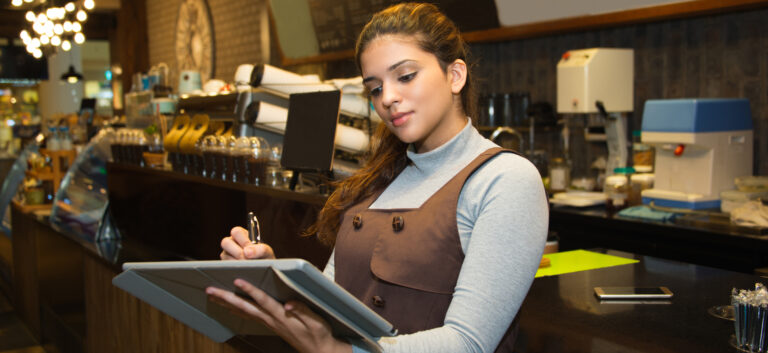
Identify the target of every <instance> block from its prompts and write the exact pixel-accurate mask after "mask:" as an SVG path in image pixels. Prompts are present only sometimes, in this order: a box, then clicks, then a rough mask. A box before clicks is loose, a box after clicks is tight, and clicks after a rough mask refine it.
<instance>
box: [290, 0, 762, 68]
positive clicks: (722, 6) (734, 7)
mask: <svg viewBox="0 0 768 353" xmlns="http://www.w3.org/2000/svg"><path fill="white" fill-rule="evenodd" d="M763 7H768V0H696V1H685V2H678V3H671V4H663V5H657V6H649V7H644V8H639V9H631V10H623V11H614V12H609V13H603V14H597V15H587V16H576V17H568V18H563V19H557V20H551V21H541V22H535V23H528V24H521V25H516V26H507V27H499V28H493V29H486V30H480V31H473V32H467V33H464V34H463V37H464V40H466V41H467V42H468V43H488V42H503V41H509V40H518V39H525V38H535V37H542V36H546V35H553V34H559V33H566V32H573V31H586V30H594V29H600V28H609V27H616V26H622V25H630V24H637V23H648V22H655V21H664V20H671V19H679V18H686V17H696V16H704V15H711V14H721V13H726V12H735V11H745V10H752V9H757V8H763ZM354 55H355V53H354V50H344V51H338V52H331V53H323V54H319V55H314V56H309V57H303V58H286V57H283V58H282V65H283V66H293V65H304V64H315V63H323V62H329V61H338V60H347V59H351V58H353V57H354Z"/></svg>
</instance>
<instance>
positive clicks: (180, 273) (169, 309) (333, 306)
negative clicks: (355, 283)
mask: <svg viewBox="0 0 768 353" xmlns="http://www.w3.org/2000/svg"><path fill="white" fill-rule="evenodd" d="M236 278H242V279H244V280H246V281H248V282H250V283H251V284H253V285H255V286H257V287H259V288H261V289H262V290H263V291H265V292H266V293H267V294H269V295H270V296H272V297H273V298H275V299H277V300H278V301H280V302H286V301H288V300H300V301H302V302H304V303H305V304H306V305H307V306H309V307H310V308H311V309H312V310H313V311H315V312H316V313H318V314H319V315H320V316H322V317H323V318H324V319H325V320H327V321H328V323H329V324H330V326H331V328H332V330H333V333H334V335H335V336H338V337H348V338H358V339H360V340H362V342H363V343H365V344H366V345H367V346H368V347H369V348H370V349H372V350H373V351H374V352H381V346H379V344H378V343H377V342H376V338H377V337H383V336H394V335H396V334H397V330H396V329H395V328H394V327H393V326H392V324H390V323H389V322H387V321H386V320H384V319H383V318H382V317H381V316H379V315H378V314H376V312H374V311H373V310H371V309H370V308H368V307H367V306H365V304H363V303H362V302H360V301H359V300H357V298H355V297H354V296H352V295H351V294H349V292H347V291H346V290H345V289H344V288H342V287H340V286H339V285H337V284H336V283H335V282H333V281H332V280H330V279H328V278H327V277H325V275H323V274H322V272H320V270H318V269H317V268H316V267H314V266H313V265H312V264H310V263H309V262H307V261H305V260H302V259H277V260H242V261H170V262H127V263H125V264H123V272H122V273H121V274H119V275H117V276H116V277H115V278H113V279H112V284H114V285H115V286H117V287H118V288H121V289H123V290H125V291H126V292H128V293H130V294H132V295H133V296H135V297H137V298H139V299H141V300H142V301H144V302H146V303H148V304H150V305H152V306H153V307H155V308H157V309H158V310H160V311H162V312H164V313H166V314H168V315H169V316H171V317H173V318H175V319H176V320H179V321H180V322H182V323H184V324H185V325H187V326H189V327H191V328H192V329H194V330H196V331H198V332H200V333H202V334H204V335H206V336H208V337H209V338H210V339H212V340H214V341H216V342H224V341H226V340H228V339H230V338H232V337H233V336H235V335H273V334H274V333H272V332H271V331H270V330H269V329H267V328H266V327H264V326H263V325H262V324H260V323H259V322H257V321H256V320H248V319H245V318H241V317H240V316H238V315H234V314H232V313H231V312H230V311H229V310H228V309H226V308H224V307H222V306H221V305H219V304H217V303H215V302H212V301H210V300H208V297H207V295H206V294H205V288H206V287H209V286H214V287H218V288H222V289H226V290H230V291H232V292H235V293H238V292H239V290H238V289H237V287H235V285H234V283H233V282H234V280H235V279H236ZM239 294H242V295H244V293H239Z"/></svg>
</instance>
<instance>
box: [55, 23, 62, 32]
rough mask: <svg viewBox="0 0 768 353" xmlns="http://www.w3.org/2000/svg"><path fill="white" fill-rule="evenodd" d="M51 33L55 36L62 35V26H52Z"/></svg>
mask: <svg viewBox="0 0 768 353" xmlns="http://www.w3.org/2000/svg"><path fill="white" fill-rule="evenodd" d="M53 33H56V34H62V33H64V26H62V25H61V23H57V24H55V25H53Z"/></svg>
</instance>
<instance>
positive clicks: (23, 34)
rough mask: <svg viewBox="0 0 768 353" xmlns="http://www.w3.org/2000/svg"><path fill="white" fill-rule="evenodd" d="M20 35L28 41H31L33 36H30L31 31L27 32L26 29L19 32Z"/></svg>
mask: <svg viewBox="0 0 768 353" xmlns="http://www.w3.org/2000/svg"><path fill="white" fill-rule="evenodd" d="M19 37H20V38H21V39H24V40H26V41H29V40H30V39H31V37H30V36H29V32H27V30H26V29H22V30H21V33H19ZM24 44H26V43H24Z"/></svg>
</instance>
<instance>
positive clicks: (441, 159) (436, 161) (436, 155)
mask: <svg viewBox="0 0 768 353" xmlns="http://www.w3.org/2000/svg"><path fill="white" fill-rule="evenodd" d="M475 134H477V133H476V132H475V129H474V127H473V126H472V120H471V119H467V124H466V125H465V126H464V128H463V129H462V130H461V131H460V132H459V133H458V134H456V136H454V137H453V138H451V139H450V140H448V142H446V143H444V144H442V145H441V146H440V147H438V148H435V149H434V150H431V151H429V152H424V153H416V151H415V149H414V147H413V145H411V146H409V147H408V151H407V156H408V159H409V160H410V161H411V162H412V163H413V166H414V167H416V169H418V170H420V171H422V172H427V171H429V170H434V169H436V168H438V167H440V166H443V165H446V164H450V163H452V162H454V161H455V160H456V157H458V156H460V155H461V154H462V153H464V152H467V151H466V149H467V146H468V145H469V144H470V142H471V140H472V137H473V136H474V135H475ZM478 135H479V134H478Z"/></svg>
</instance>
